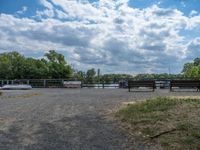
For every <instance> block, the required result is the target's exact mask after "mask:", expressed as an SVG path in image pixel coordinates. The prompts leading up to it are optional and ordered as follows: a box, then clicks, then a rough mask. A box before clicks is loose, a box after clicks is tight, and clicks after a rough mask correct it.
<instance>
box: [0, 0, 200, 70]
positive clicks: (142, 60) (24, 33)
mask: <svg viewBox="0 0 200 150" xmlns="http://www.w3.org/2000/svg"><path fill="white" fill-rule="evenodd" d="M41 5H43V6H44V10H40V11H37V12H36V16H37V17H39V18H40V20H39V21H38V20H34V19H30V18H17V17H15V16H13V15H8V14H1V15H0V49H1V50H10V49H13V50H14V49H15V50H19V51H33V52H35V51H38V52H39V51H40V52H41V51H47V50H50V49H55V50H59V51H63V53H64V54H65V55H66V56H67V59H69V60H68V61H69V62H71V63H73V64H74V65H75V66H77V67H78V68H79V69H88V68H89V67H95V68H100V69H102V71H103V72H105V73H108V72H120V73H144V72H146V73H153V72H157V73H160V72H168V67H169V65H170V66H171V68H172V70H174V73H177V72H179V71H180V70H181V67H182V65H183V62H184V61H186V60H188V59H193V57H194V56H195V55H196V54H199V50H198V49H199V47H198V46H199V43H200V42H199V39H198V38H196V39H186V37H185V36H184V35H182V34H180V32H181V31H184V30H187V31H190V30H194V29H195V28H196V27H200V21H199V20H200V16H198V15H194V13H193V15H191V16H189V17H187V16H184V14H183V13H182V12H181V11H179V10H177V9H172V8H160V7H158V6H157V5H153V6H151V7H147V8H145V9H137V8H132V7H130V6H129V5H128V0H117V1H107V0H100V1H97V2H93V3H90V2H88V1H87V0H84V1H75V0H68V1H66V0H41Z"/></svg>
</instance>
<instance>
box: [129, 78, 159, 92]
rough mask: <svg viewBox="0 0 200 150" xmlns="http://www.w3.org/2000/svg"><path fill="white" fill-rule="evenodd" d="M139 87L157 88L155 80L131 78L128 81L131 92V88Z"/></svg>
mask: <svg viewBox="0 0 200 150" xmlns="http://www.w3.org/2000/svg"><path fill="white" fill-rule="evenodd" d="M139 87H149V88H152V90H153V91H154V89H155V88H156V86H155V81H154V80H130V81H128V89H129V92H130V91H131V88H139Z"/></svg>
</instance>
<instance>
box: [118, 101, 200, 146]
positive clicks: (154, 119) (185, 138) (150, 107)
mask: <svg viewBox="0 0 200 150" xmlns="http://www.w3.org/2000/svg"><path fill="white" fill-rule="evenodd" d="M116 116H117V117H118V118H120V120H121V121H122V122H123V127H125V128H126V129H128V130H129V133H130V135H131V136H132V137H133V138H134V139H136V140H138V141H140V142H145V143H147V144H155V145H158V146H159V147H161V148H162V149H200V99H198V98H188V97H187V98H183V97H182V98H175V97H173V98H170V97H158V98H153V99H148V100H146V101H143V102H137V103H133V104H128V105H126V106H125V107H124V108H122V109H120V110H119V111H118V112H117V114H116Z"/></svg>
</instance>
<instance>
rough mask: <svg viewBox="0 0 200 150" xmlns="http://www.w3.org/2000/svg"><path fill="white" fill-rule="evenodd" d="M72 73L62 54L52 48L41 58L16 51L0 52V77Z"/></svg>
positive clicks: (39, 76) (65, 75)
mask: <svg viewBox="0 0 200 150" xmlns="http://www.w3.org/2000/svg"><path fill="white" fill-rule="evenodd" d="M72 73H73V71H72V68H71V66H70V65H68V64H67V62H66V61H65V58H64V56H63V55H62V54H58V53H56V52H55V51H54V50H51V51H49V52H48V53H46V54H45V55H44V58H42V59H35V58H26V57H24V56H23V55H21V54H20V53H18V52H9V53H2V54H0V79H57V78H69V77H70V76H71V75H72Z"/></svg>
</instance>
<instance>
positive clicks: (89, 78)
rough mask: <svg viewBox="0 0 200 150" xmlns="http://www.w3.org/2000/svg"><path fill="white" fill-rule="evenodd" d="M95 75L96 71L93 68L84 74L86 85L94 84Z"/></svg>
mask: <svg viewBox="0 0 200 150" xmlns="http://www.w3.org/2000/svg"><path fill="white" fill-rule="evenodd" d="M95 75H96V71H95V69H94V68H92V69H89V70H88V71H87V73H86V80H87V82H88V83H94V82H95Z"/></svg>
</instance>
